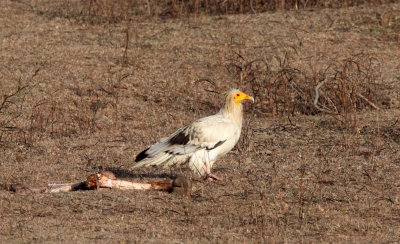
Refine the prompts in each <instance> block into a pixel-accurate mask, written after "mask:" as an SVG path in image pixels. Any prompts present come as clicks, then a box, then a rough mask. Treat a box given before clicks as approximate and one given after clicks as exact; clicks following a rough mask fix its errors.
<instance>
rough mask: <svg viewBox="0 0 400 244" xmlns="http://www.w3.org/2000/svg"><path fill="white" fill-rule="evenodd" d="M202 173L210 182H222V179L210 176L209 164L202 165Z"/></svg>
mask: <svg viewBox="0 0 400 244" xmlns="http://www.w3.org/2000/svg"><path fill="white" fill-rule="evenodd" d="M203 167H204V171H205V172H206V180H210V181H222V179H221V178H220V177H218V176H216V175H214V174H211V167H210V164H204V166H203Z"/></svg>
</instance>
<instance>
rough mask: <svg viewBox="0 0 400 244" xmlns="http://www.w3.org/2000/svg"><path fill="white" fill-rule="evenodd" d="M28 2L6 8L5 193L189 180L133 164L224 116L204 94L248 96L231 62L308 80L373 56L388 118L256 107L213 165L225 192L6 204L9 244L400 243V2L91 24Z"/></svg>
mask: <svg viewBox="0 0 400 244" xmlns="http://www.w3.org/2000/svg"><path fill="white" fill-rule="evenodd" d="M33 2H35V1H33ZM26 3H29V2H28V1H8V0H6V1H1V2H0V11H1V13H0V26H2V27H1V29H0V36H1V39H2V42H0V48H1V51H0V92H1V95H2V96H3V100H1V101H4V99H6V97H4V95H10V94H13V93H14V92H15V91H18V87H20V88H21V87H24V88H23V89H21V90H20V91H19V92H18V93H16V94H15V95H14V96H12V97H10V98H9V99H8V100H7V101H8V102H7V103H5V104H4V106H3V107H2V109H1V110H0V123H1V124H0V129H1V135H0V136H1V137H0V153H1V158H0V183H1V184H3V185H5V186H6V185H7V184H10V183H16V182H20V183H27V184H42V183H51V182H54V183H63V182H73V181H80V180H82V179H84V178H85V177H86V176H87V175H88V174H91V173H94V172H96V171H98V170H104V169H106V170H111V171H113V172H115V173H116V174H117V175H118V176H119V177H122V178H126V179H129V180H133V181H149V180H153V179H154V178H156V179H159V178H166V177H170V176H173V175H176V174H178V173H181V172H180V170H174V171H172V172H171V171H169V170H168V171H165V170H159V169H151V168H150V169H142V170H135V171H133V170H130V166H131V165H132V163H133V161H134V157H135V155H136V154H137V153H138V152H140V151H141V150H142V149H144V148H145V147H146V146H148V145H150V144H152V143H154V142H155V141H156V140H157V139H158V138H161V137H163V136H165V135H167V134H168V133H171V132H173V131H174V130H175V129H177V128H178V127H180V126H182V125H184V124H185V123H188V122H190V121H192V120H194V119H196V118H199V117H201V116H205V115H209V114H212V113H214V112H216V111H217V110H218V107H219V104H220V100H219V97H218V96H216V95H215V93H213V92H207V90H210V89H211V90H214V91H215V90H216V91H218V92H220V91H224V90H226V89H228V88H229V87H240V88H241V89H242V90H244V91H246V92H248V93H252V91H253V90H254V87H253V86H251V84H249V83H246V79H245V78H243V77H240V76H238V75H237V74H236V73H233V72H230V69H229V67H230V65H231V64H232V63H235V62H236V61H237V60H236V59H237V57H238V55H237V54H240V55H239V56H241V57H242V58H243V59H248V60H255V59H263V60H267V61H268V62H269V63H270V65H271V66H272V68H274V67H277V66H279V58H281V57H283V56H285V55H289V56H290V58H291V59H290V60H291V64H292V65H293V66H295V67H297V69H300V70H303V71H304V72H310V73H313V72H316V73H318V72H319V71H320V70H324V69H326V68H327V67H329V66H330V65H331V64H332V63H337V62H339V63H340V61H341V60H345V59H346V58H349V57H354V56H357V55H358V56H360V55H364V56H368V57H373V58H374V59H376V60H377V63H378V64H379V65H378V67H377V68H376V69H374V71H375V72H376V76H375V80H374V82H375V83H376V86H377V87H378V88H377V89H378V90H379V91H380V92H379V93H377V94H379V95H380V96H381V97H374V100H373V102H374V103H375V104H376V105H377V106H379V107H380V108H381V109H379V110H375V109H373V108H371V107H368V106H367V107H365V108H364V109H359V110H357V112H356V115H357V121H356V123H355V124H354V123H353V125H354V126H353V127H352V128H349V127H347V126H343V125H341V124H340V123H338V121H337V120H335V118H334V117H332V116H329V115H324V114H323V113H316V114H314V115H305V114H300V113H294V114H289V115H287V114H285V113H284V112H282V113H279V112H277V113H275V112H274V111H270V110H268V108H270V107H271V104H270V102H269V100H268V101H267V100H264V97H262V96H261V95H258V97H257V96H256V101H257V102H256V104H255V105H254V106H253V107H252V106H251V105H250V106H249V104H246V110H247V111H246V112H247V113H246V115H247V117H246V121H249V122H248V123H247V124H246V126H245V128H244V133H243V136H242V140H241V141H240V143H239V145H238V147H237V148H235V150H233V152H232V153H230V154H228V155H227V156H226V157H225V158H224V159H222V160H221V161H220V162H218V163H217V164H216V166H215V173H216V174H217V175H219V176H221V177H222V178H223V179H224V181H223V182H222V183H208V182H203V181H202V180H199V179H196V178H194V179H193V181H194V191H193V194H192V198H191V199H183V198H180V197H177V196H176V195H170V194H167V193H162V192H139V191H129V192H127V191H118V190H112V191H100V192H97V191H91V192H73V193H60V194H54V195H50V194H27V195H24V194H15V193H12V192H8V191H6V190H2V191H0V215H1V221H0V242H4V243H5V242H7V243H9V242H18V243H20V242H40V243H42V242H77V243H81V242H95V241H96V242H98V241H100V242H146V243H149V242H150V243H160V242H165V243H178V242H179V243H181V242H185V243H198V242H213V243H226V242H267V243H270V242H290V243H292V242H350V243H354V242H357V243H359V242H368V243H370V242H379V243H388V242H399V241H400V238H399V233H400V177H399V175H400V150H399V144H400V121H399V118H400V107H399V99H400V86H399V77H400V73H399V70H400V69H399V68H400V61H399V60H400V45H399V41H400V19H399V17H398V16H400V5H399V4H391V5H377V6H375V5H373V6H361V7H357V8H344V9H323V10H316V11H306V10H305V11H285V12H275V13H265V14H257V15H232V16H200V17H196V18H190V19H175V20H173V19H172V20H167V21H163V22H160V21H148V22H146V21H141V22H133V21H132V22H129V23H118V24H112V25H111V24H109V25H106V24H105V25H90V24H87V23H85V22H79V21H76V20H74V19H73V18H71V19H66V18H62V17H58V16H57V14H54V11H53V12H52V13H53V14H46V13H48V12H49V9H51V8H52V7H53V6H50V5H49V6H48V5H45V4H42V5H41V4H40V1H39V3H38V2H37V1H36V2H35V3H36V5H34V6H33V5H29V4H26ZM32 6H33V7H32ZM55 12H56V13H57V11H55ZM127 37H128V38H127ZM239 59H240V58H239ZM201 78H207V79H208V80H211V81H213V82H215V83H216V86H217V88H216V87H214V86H212V85H210V84H207V83H206V82H196V81H197V80H199V79H201ZM299 82H302V81H299ZM304 82H305V81H304ZM254 91H259V90H254ZM254 95H257V94H254ZM257 99H258V100H257ZM287 99H288V100H289V99H293V98H289V97H288V98H287ZM353 122H354V121H353ZM183 173H185V174H186V173H187V174H189V173H188V172H187V171H185V170H183ZM189 175H190V174H189Z"/></svg>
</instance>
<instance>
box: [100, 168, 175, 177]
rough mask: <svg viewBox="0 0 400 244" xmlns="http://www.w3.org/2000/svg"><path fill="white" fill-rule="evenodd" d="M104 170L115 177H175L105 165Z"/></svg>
mask: <svg viewBox="0 0 400 244" xmlns="http://www.w3.org/2000/svg"><path fill="white" fill-rule="evenodd" d="M104 170H105V171H110V172H112V173H113V174H114V175H115V176H116V177H117V178H169V179H175V178H176V177H177V176H176V175H175V174H172V173H171V174H167V173H161V174H155V173H133V172H132V171H130V170H126V169H121V168H114V167H107V168H105V169H104Z"/></svg>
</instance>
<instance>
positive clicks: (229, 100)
mask: <svg viewBox="0 0 400 244" xmlns="http://www.w3.org/2000/svg"><path fill="white" fill-rule="evenodd" d="M245 100H251V101H252V102H253V103H254V98H253V97H251V96H249V95H247V94H245V93H243V92H241V91H239V90H237V89H233V90H230V91H229V92H227V93H226V95H225V102H224V104H223V105H222V107H221V109H220V110H219V112H218V113H217V114H215V115H211V116H208V117H205V118H201V119H198V120H196V121H194V122H193V123H191V124H188V125H186V126H184V127H182V128H180V129H179V130H177V131H175V132H174V133H173V134H172V135H170V136H169V137H166V138H162V139H161V140H160V141H159V142H157V143H156V144H154V145H152V146H151V147H149V148H147V149H145V150H144V151H142V152H141V153H139V154H138V155H137V157H136V159H135V162H136V163H135V164H134V165H133V166H132V168H140V167H144V166H145V167H147V166H161V167H164V168H168V167H172V166H180V165H183V164H185V163H187V162H189V167H190V169H191V170H193V171H194V172H195V173H196V174H198V175H199V176H205V177H206V178H208V179H211V180H221V179H220V178H219V177H217V176H216V175H214V174H211V168H212V166H213V164H214V162H215V161H216V160H217V159H219V158H221V157H222V156H224V155H225V154H227V153H228V152H229V151H230V150H232V148H233V147H234V146H235V145H236V143H237V142H238V140H239V137H240V132H241V130H242V120H243V107H242V102H243V101H245Z"/></svg>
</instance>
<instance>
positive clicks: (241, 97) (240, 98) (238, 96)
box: [233, 91, 254, 106]
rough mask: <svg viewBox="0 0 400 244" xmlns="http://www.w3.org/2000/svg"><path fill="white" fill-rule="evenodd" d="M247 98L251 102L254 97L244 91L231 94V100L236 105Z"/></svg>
mask: <svg viewBox="0 0 400 244" xmlns="http://www.w3.org/2000/svg"><path fill="white" fill-rule="evenodd" d="M248 99H249V100H251V101H252V102H254V98H253V97H251V96H249V95H247V94H246V93H243V92H240V91H238V92H235V93H234V94H233V101H235V103H236V105H237V106H239V105H240V103H241V102H243V101H245V100H248Z"/></svg>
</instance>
